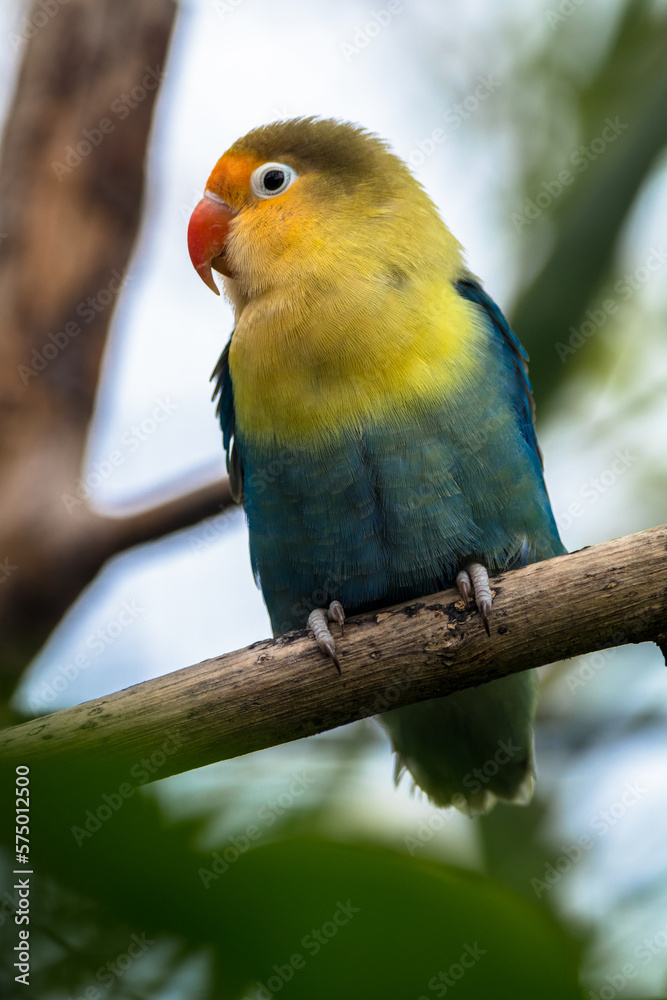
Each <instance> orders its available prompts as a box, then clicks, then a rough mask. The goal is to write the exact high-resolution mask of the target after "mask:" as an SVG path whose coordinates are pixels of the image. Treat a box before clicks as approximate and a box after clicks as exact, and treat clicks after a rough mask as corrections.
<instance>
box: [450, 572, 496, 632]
mask: <svg viewBox="0 0 667 1000" xmlns="http://www.w3.org/2000/svg"><path fill="white" fill-rule="evenodd" d="M463 574H465V576H466V577H467V579H468V582H469V583H470V584H471V586H472V589H473V591H474V594H475V604H476V605H477V610H478V611H479V613H480V615H481V616H482V621H483V622H484V628H485V629H486V634H487V635H488V636H490V635H491V630H490V628H489V615H490V614H491V608H492V606H493V594H492V593H491V585H490V584H489V574H488V572H487V569H486V566H482V564H481V563H470V564H469V565H468V566H466V568H465V569H464V570H461V572H460V573H459V575H458V576H457V578H456V582H457V584H458V582H459V577H460V576H462V575H463ZM459 590H461V587H460V585H459Z"/></svg>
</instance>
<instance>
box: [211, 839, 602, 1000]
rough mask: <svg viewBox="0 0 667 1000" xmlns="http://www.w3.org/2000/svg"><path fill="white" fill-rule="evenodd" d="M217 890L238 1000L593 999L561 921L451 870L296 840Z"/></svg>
mask: <svg viewBox="0 0 667 1000" xmlns="http://www.w3.org/2000/svg"><path fill="white" fill-rule="evenodd" d="M208 891H209V892H211V893H216V894H217V895H218V896H219V906H220V929H221V934H222V939H221V941H220V945H219V947H220V952H219V954H220V960H221V973H222V975H221V982H222V985H223V987H224V986H226V987H227V989H230V987H232V991H231V992H230V993H229V994H228V995H229V996H233V997H234V1000H241V998H247V1000H267V998H269V997H271V996H273V995H279V996H280V997H281V998H285V1000H301V998H303V1000H314V998H318V1000H328V998H331V1000H334V998H335V1000H340V998H341V997H355V998H357V997H359V998H361V997H363V998H365V1000H372V998H378V1000H392V998H396V1000H431V998H433V997H443V996H446V995H448V994H449V992H450V990H453V989H454V987H456V992H455V996H456V998H457V1000H468V998H490V997H501V996H502V997H505V996H507V997H512V1000H521V998H523V997H525V998H526V1000H529V998H530V1000H534V997H536V996H538V995H539V996H540V998H541V1000H548V998H551V997H553V998H554V1000H567V998H569V997H572V998H574V997H576V998H579V1000H580V998H581V995H582V994H581V990H580V988H579V987H578V985H577V951H576V948H575V946H574V945H573V944H572V942H571V941H569V940H568V939H567V938H566V937H565V935H564V933H563V932H562V931H561V929H560V928H559V927H558V926H557V925H556V924H555V922H554V921H553V920H552V918H550V917H549V916H548V915H547V914H546V913H545V912H544V911H543V910H540V909H538V908H537V907H534V906H532V905H531V904H529V903H527V902H525V901H524V900H522V899H520V898H519V897H518V896H516V895H514V893H512V892H511V891H509V890H508V889H506V888H504V887H502V886H500V885H498V884H497V883H494V882H492V881H490V880H489V879H487V878H484V877H482V876H479V875H475V874H471V873H469V872H465V871H461V870H458V869H454V868H450V867H446V866H444V865H438V864H435V863H426V862H423V861H419V860H417V859H413V858H409V857H406V856H404V855H401V854H398V853H393V852H391V851H389V850H384V849H377V848H371V847H361V846H353V845H343V844H337V843H332V842H325V841H317V840H311V839H299V840H289V841H285V842H281V843H275V844H272V845H268V846H266V847H261V848H257V849H255V850H252V851H249V852H248V853H247V854H245V855H244V856H243V857H241V858H239V859H238V860H237V861H236V862H235V863H234V864H233V865H230V866H229V868H228V870H227V871H225V872H224V874H222V875H221V876H220V877H219V878H218V879H216V880H214V881H211V883H210V886H209V889H208ZM233 989H236V992H233ZM225 992H226V991H225Z"/></svg>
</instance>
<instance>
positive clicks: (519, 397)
mask: <svg viewBox="0 0 667 1000" xmlns="http://www.w3.org/2000/svg"><path fill="white" fill-rule="evenodd" d="M456 288H457V290H458V292H459V294H460V295H462V296H463V298H464V299H468V301H469V302H474V303H475V304H476V305H478V306H480V308H481V309H483V310H484V312H485V313H486V315H487V316H488V318H489V320H490V321H491V329H492V330H493V333H494V335H495V336H496V338H497V340H498V346H499V347H500V349H501V350H502V351H503V352H505V353H506V355H508V356H509V358H510V359H511V362H512V370H513V374H514V376H515V378H514V385H513V386H511V387H510V389H511V399H512V404H513V406H514V409H515V410H516V413H517V416H518V418H519V423H520V425H521V430H522V432H523V436H524V437H525V439H526V441H527V442H528V444H529V445H530V446H531V448H532V449H533V450H534V452H535V454H536V455H537V457H538V459H539V462H540V467H542V465H543V462H542V452H541V450H540V446H539V444H538V443H537V436H536V434H535V403H534V400H533V387H532V386H531V384H530V380H529V378H528V355H527V354H526V352H525V350H524V348H523V347H522V346H521V343H520V341H519V338H518V337H517V335H516V334H515V333H514V331H513V330H512V328H511V327H510V325H509V323H508V322H507V320H506V319H505V317H504V316H503V314H502V312H501V310H500V309H499V307H498V306H497V305H496V303H495V302H494V301H493V299H492V298H491V297H490V296H489V295H487V294H486V292H485V291H484V289H483V288H482V286H481V285H480V284H479V282H477V281H473V279H472V278H462V279H461V280H460V281H458V282H457V283H456Z"/></svg>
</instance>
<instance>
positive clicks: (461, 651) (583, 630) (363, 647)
mask: <svg viewBox="0 0 667 1000" xmlns="http://www.w3.org/2000/svg"><path fill="white" fill-rule="evenodd" d="M491 586H492V588H493V591H494V594H495V597H494V605H493V611H492V614H491V617H490V625H491V636H490V637H488V636H487V635H486V633H485V631H484V628H483V625H482V622H481V619H480V617H479V615H478V613H477V611H476V610H475V608H474V606H472V607H471V608H469V609H466V608H465V607H464V605H463V602H462V600H461V599H460V597H459V595H458V593H457V592H456V591H454V590H449V591H445V592H444V593H441V594H434V595H431V596H430V597H425V598H423V599H421V600H416V601H409V602H406V603H404V604H401V605H397V606H396V607H393V608H388V609H386V610H383V611H378V612H373V613H370V614H365V615H359V616H358V617H356V618H352V619H350V620H349V621H346V623H345V635H344V637H343V638H342V639H340V640H339V642H338V649H339V653H340V658H341V666H342V675H339V674H338V673H337V672H336V670H335V668H334V666H333V665H332V664H331V662H330V661H329V660H328V659H327V658H326V657H325V656H323V655H322V653H321V652H320V651H319V649H318V648H317V646H316V645H315V642H314V640H313V638H312V636H309V635H307V634H306V633H304V632H292V633H289V634H288V635H285V636H282V637H280V638H278V639H274V640H271V639H266V640H263V641H261V642H256V643H253V645H252V646H249V647H248V648H247V649H242V650H238V651H236V652H234V653H228V654H226V655H225V656H220V657H215V658H214V659H211V660H206V661H204V662H203V663H199V664H197V665H196V666H193V667H188V668H186V669H183V670H177V671H176V672H175V673H171V674H167V675H165V676H163V677H158V678H155V679H154V680H150V681H146V682H144V683H143V684H137V685H135V686H134V687H130V688H126V689H125V690H124V691H118V692H116V693H115V694H110V695H108V696H106V697H104V698H99V699H97V700H96V701H90V702H86V703H85V704H83V705H79V706H77V707H76V708H71V709H66V710H64V711H61V712H56V713H54V714H53V715H48V716H45V717H43V718H40V719H36V720H34V721H32V722H27V723H24V724H22V725H20V726H17V727H14V728H12V729H7V730H5V731H4V732H2V733H0V763H4V764H5V766H6V765H8V764H9V763H11V764H13V765H18V764H28V765H30V766H31V767H38V766H39V762H40V760H43V761H46V760H48V761H49V762H51V763H56V764H58V765H62V766H63V767H65V768H66V767H67V766H68V765H70V764H72V765H73V766H74V765H76V762H77V761H81V760H85V761H87V762H91V761H94V760H95V759H98V760H99V761H100V764H101V763H102V762H104V765H105V767H107V766H108V765H109V764H110V763H111V762H113V774H114V775H115V776H117V777H118V780H119V781H123V780H128V775H131V769H132V768H133V767H134V768H136V767H137V766H140V765H142V764H143V766H146V765H145V761H147V760H148V761H149V763H152V765H154V766H155V777H159V778H163V777H166V776H167V775H170V774H176V773H179V772H181V771H185V770H188V769H189V768H193V767H199V766H201V765H203V764H210V763H212V762H214V761H218V760H224V759H226V758H229V757H234V756H237V755H240V754H245V753H250V752H252V751H254V750H260V749H262V748H264V747H269V746H274V745H276V744H279V743H285V742H288V741H290V740H295V739H298V738H300V737H303V736H309V735H312V734H313V733H319V732H322V731H323V730H327V729H333V728H334V727H335V726H340V725H343V724H345V723H348V722H353V721H354V720H356V719H360V718H364V717H365V716H370V715H375V714H377V713H379V712H383V711H386V710H387V709H390V708H397V707H399V706H401V705H407V704H410V703H411V702H416V701H423V700H425V699H428V698H434V697H438V696H441V695H447V694H450V693H451V692H453V691H459V690H461V689H463V688H467V687H472V686H475V685H478V684H483V683H485V682H487V681H490V680H493V679H495V678H498V677H502V676H504V675H506V674H510V673H514V672H516V671H520V670H527V669H529V668H530V667H537V666H541V665H543V664H546V663H551V662H553V661H555V660H559V659H563V658H564V657H570V656H575V655H578V654H581V653H588V652H591V651H593V650H597V649H605V648H608V647H610V646H620V645H624V644H626V643H637V642H646V641H655V640H656V639H658V638H659V637H662V636H664V634H665V624H666V623H667V525H665V526H662V527H659V528H652V529H650V530H648V531H642V532H640V533H638V534H636V535H629V536H626V537H625V538H619V539H616V540H615V541H611V542H606V543H604V544H602V545H597V546H595V547H593V548H587V549H582V550H581V551H579V552H574V553H572V554H570V555H566V556H559V557H558V558H556V559H550V560H548V561H546V562H542V563H536V564H535V565H532V566H526V567H525V568H523V569H519V570H515V571H513V572H508V573H503V574H501V575H499V576H496V577H494V578H493V579H492V580H491ZM665 693H666V696H667V688H666V692H665ZM105 773H108V772H105Z"/></svg>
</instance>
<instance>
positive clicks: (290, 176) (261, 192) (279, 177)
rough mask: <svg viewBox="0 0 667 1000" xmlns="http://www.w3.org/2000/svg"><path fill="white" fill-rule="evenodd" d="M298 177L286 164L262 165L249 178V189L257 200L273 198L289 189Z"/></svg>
mask: <svg viewBox="0 0 667 1000" xmlns="http://www.w3.org/2000/svg"><path fill="white" fill-rule="evenodd" d="M298 176H299V175H298V174H297V172H296V170H294V169H293V168H292V167H288V166H287V164H286V163H263V164H262V166H261V167H257V170H254V171H253V173H252V175H251V177H250V188H251V190H252V193H253V194H254V195H255V197H257V198H275V196H276V195H278V194H282V193H283V191H287V189H288V187H291V186H292V184H293V183H294V181H295V180H296V179H297V177H298Z"/></svg>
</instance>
